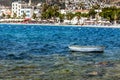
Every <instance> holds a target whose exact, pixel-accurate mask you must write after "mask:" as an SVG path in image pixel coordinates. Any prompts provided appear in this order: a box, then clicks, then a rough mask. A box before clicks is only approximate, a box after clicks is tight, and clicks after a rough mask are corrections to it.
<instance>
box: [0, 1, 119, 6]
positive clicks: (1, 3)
mask: <svg viewBox="0 0 120 80" xmlns="http://www.w3.org/2000/svg"><path fill="white" fill-rule="evenodd" d="M13 1H18V0H0V5H5V6H11V3H12V2H13ZM21 1H25V2H27V3H28V2H29V0H21ZM45 1H46V0H32V4H37V3H39V2H45ZM51 1H52V0H51ZM53 1H55V2H58V0H53ZM84 1H85V0H84ZM91 1H92V0H91ZM93 1H94V0H93ZM97 1H98V2H104V3H111V2H112V3H114V2H120V0H97Z"/></svg>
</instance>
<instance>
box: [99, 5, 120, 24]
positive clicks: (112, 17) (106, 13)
mask: <svg viewBox="0 0 120 80" xmlns="http://www.w3.org/2000/svg"><path fill="white" fill-rule="evenodd" d="M100 16H101V17H103V18H105V19H107V20H109V21H110V22H113V21H114V24H116V23H117V21H118V20H120V8H116V7H107V8H103V9H102V12H101V13H100Z"/></svg>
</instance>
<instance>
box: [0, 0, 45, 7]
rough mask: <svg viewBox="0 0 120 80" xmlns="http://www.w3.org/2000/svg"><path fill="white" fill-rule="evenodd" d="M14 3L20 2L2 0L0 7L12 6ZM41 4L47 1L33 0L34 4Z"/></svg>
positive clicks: (27, 0) (26, 0) (0, 0)
mask: <svg viewBox="0 0 120 80" xmlns="http://www.w3.org/2000/svg"><path fill="white" fill-rule="evenodd" d="M13 1H18V0H0V5H4V6H11V3H12V2H13ZM21 1H25V2H29V0H21ZM39 2H45V0H32V3H33V4H37V3H39Z"/></svg>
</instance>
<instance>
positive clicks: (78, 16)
mask: <svg viewBox="0 0 120 80" xmlns="http://www.w3.org/2000/svg"><path fill="white" fill-rule="evenodd" d="M75 16H76V17H77V19H78V24H79V20H80V18H81V12H76V13H75Z"/></svg>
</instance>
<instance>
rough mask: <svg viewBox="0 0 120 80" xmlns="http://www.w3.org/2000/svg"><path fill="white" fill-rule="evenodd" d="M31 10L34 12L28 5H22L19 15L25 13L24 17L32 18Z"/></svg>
mask: <svg viewBox="0 0 120 80" xmlns="http://www.w3.org/2000/svg"><path fill="white" fill-rule="evenodd" d="M33 12H34V10H33V8H32V7H30V6H26V7H22V8H21V9H20V16H23V15H24V13H25V15H26V17H25V18H32V15H33Z"/></svg>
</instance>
